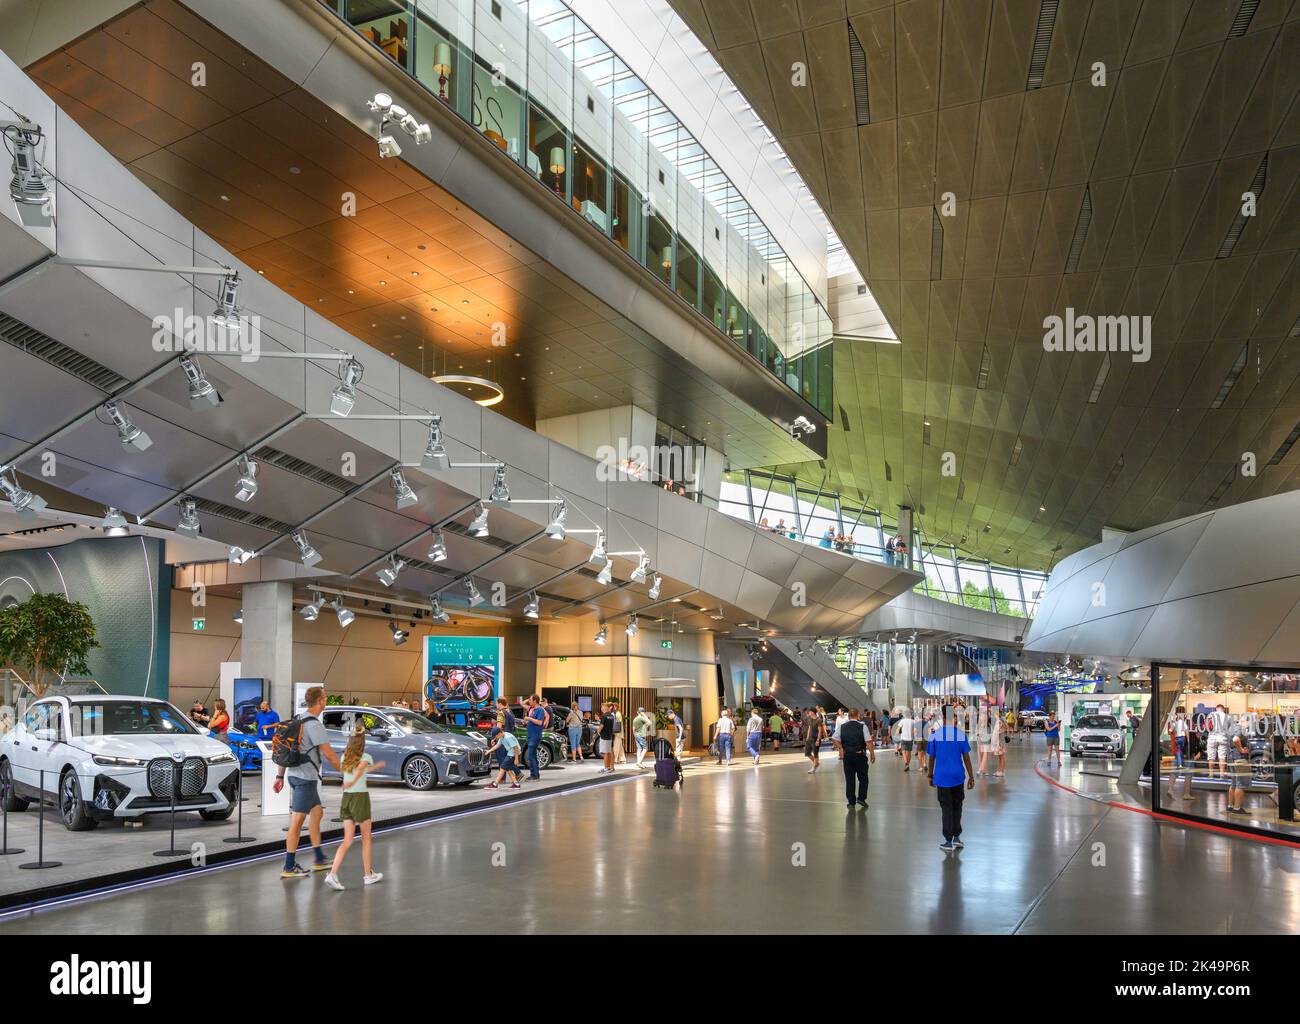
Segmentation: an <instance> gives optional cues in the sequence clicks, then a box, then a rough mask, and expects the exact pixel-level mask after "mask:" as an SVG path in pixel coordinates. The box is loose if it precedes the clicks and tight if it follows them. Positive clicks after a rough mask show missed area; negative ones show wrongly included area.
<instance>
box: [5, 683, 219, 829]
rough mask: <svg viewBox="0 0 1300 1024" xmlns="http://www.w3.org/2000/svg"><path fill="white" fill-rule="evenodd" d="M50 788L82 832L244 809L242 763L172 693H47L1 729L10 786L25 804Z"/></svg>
mask: <svg viewBox="0 0 1300 1024" xmlns="http://www.w3.org/2000/svg"><path fill="white" fill-rule="evenodd" d="M42 770H43V771H44V773H45V774H44V793H45V797H46V799H50V798H52V799H53V800H54V802H55V803H56V805H57V807H58V809H59V816H60V817H61V818H62V820H63V824H64V825H65V826H66V827H67V828H68V829H69V830H70V831H73V832H80V831H84V830H87V829H92V828H94V827H95V826H96V825H97V824H98V823H99V822H100V821H103V820H107V819H110V818H139V817H142V816H143V815H146V814H156V813H160V812H166V811H169V810H170V809H171V806H172V800H173V798H174V799H175V805H176V809H177V810H178V811H198V812H199V814H201V815H202V816H203V818H204V819H205V820H207V821H222V820H224V819H226V818H229V817H230V815H231V812H232V811H233V810H234V809H235V800H236V792H237V786H238V785H239V762H238V761H237V760H236V758H235V755H234V754H233V753H231V750H230V748H229V747H228V746H226V745H225V744H224V743H222V742H220V741H219V740H214V739H212V738H211V737H210V736H207V735H205V734H203V733H201V732H199V730H198V729H197V728H196V727H195V725H194V723H193V722H191V721H190V720H189V719H188V718H186V717H185V716H184V715H183V714H181V713H180V712H179V711H177V710H176V708H174V707H173V706H172V705H171V704H168V703H167V702H166V701H165V700H153V699H151V698H147V697H119V696H110V695H104V694H93V695H85V696H74V697H45V698H43V699H41V700H38V701H35V702H34V703H32V704H30V705H28V706H27V708H26V710H25V711H24V712H23V714H22V715H21V716H20V717H19V718H18V721H17V722H16V723H15V724H14V727H13V729H11V730H10V731H9V732H7V733H5V734H4V736H0V794H3V795H4V796H5V800H6V804H7V809H8V810H9V811H11V812H12V811H23V810H26V809H27V805H28V804H29V803H30V802H31V801H33V800H39V799H41V784H42V783H41V772H42Z"/></svg>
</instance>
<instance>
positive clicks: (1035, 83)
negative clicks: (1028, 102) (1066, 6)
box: [1025, 0, 1060, 89]
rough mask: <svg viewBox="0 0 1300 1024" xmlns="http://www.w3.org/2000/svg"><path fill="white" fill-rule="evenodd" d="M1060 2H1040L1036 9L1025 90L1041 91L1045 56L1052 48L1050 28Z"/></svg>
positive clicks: (1043, 0) (1045, 66) (1044, 70)
mask: <svg viewBox="0 0 1300 1024" xmlns="http://www.w3.org/2000/svg"><path fill="white" fill-rule="evenodd" d="M1059 6H1060V0H1042V3H1041V4H1040V5H1039V8H1038V27H1037V28H1035V29H1034V48H1033V50H1032V51H1030V55H1029V81H1028V82H1026V83H1025V88H1026V89H1041V88H1042V87H1043V75H1044V73H1045V72H1046V71H1047V54H1048V51H1049V50H1051V48H1052V27H1053V26H1054V25H1055V24H1056V9H1057V8H1058V7H1059Z"/></svg>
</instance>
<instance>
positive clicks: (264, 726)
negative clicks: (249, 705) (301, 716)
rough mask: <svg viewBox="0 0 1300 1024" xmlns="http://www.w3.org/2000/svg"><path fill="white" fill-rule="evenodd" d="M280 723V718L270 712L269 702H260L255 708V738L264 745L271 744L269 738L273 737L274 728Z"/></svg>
mask: <svg viewBox="0 0 1300 1024" xmlns="http://www.w3.org/2000/svg"><path fill="white" fill-rule="evenodd" d="M279 722H280V716H279V715H277V714H276V713H275V712H274V711H272V710H271V703H270V701H265V700H264V701H262V703H261V704H260V705H258V708H257V738H258V739H259V740H262V741H263V742H265V743H270V742H271V737H272V736H273V735H275V727H276V726H277V725H278V724H279Z"/></svg>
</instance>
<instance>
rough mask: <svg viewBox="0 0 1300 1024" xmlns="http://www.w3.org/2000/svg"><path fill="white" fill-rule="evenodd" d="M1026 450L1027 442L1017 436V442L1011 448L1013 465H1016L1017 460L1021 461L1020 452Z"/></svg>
mask: <svg viewBox="0 0 1300 1024" xmlns="http://www.w3.org/2000/svg"><path fill="white" fill-rule="evenodd" d="M1024 450H1025V443H1024V442H1023V441H1022V440H1020V438H1018V437H1017V438H1016V443H1015V445H1014V447H1012V449H1011V465H1013V466H1014V465H1015V464H1016V463H1017V462H1019V461H1020V453H1021V452H1022V451H1024Z"/></svg>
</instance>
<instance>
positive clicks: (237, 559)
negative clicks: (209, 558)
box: [229, 544, 255, 565]
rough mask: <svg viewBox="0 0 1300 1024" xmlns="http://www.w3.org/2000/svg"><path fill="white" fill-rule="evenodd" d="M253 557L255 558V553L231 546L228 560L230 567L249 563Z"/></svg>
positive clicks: (237, 546) (234, 545) (236, 545)
mask: <svg viewBox="0 0 1300 1024" xmlns="http://www.w3.org/2000/svg"><path fill="white" fill-rule="evenodd" d="M254 557H255V552H252V551H246V550H244V549H243V548H241V547H240V546H239V545H238V544H232V545H231V546H230V554H229V558H230V564H231V565H243V564H244V563H245V562H247V561H250V560H251V559H252V558H254Z"/></svg>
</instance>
